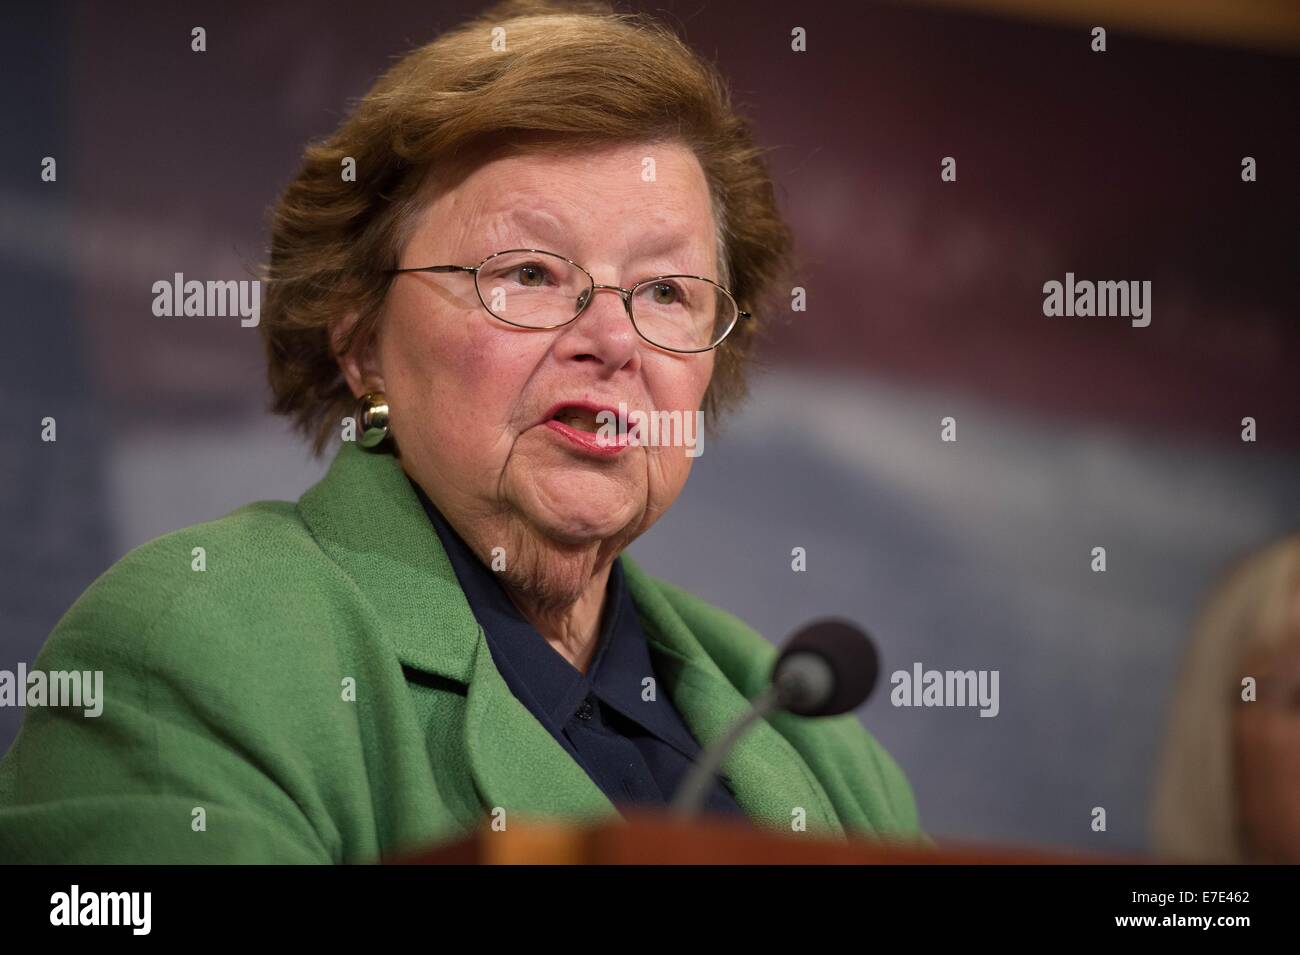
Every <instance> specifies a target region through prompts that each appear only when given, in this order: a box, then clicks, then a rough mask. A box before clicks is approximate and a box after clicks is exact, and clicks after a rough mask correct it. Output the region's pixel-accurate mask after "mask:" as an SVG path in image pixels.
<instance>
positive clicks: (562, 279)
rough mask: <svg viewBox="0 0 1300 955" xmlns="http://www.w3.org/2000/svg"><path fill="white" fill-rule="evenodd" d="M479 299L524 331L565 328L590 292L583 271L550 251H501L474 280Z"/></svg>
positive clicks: (490, 309)
mask: <svg viewBox="0 0 1300 955" xmlns="http://www.w3.org/2000/svg"><path fill="white" fill-rule="evenodd" d="M475 281H476V282H477V283H478V294H479V298H481V299H482V300H483V305H484V306H485V307H486V308H487V310H488V311H489V312H491V313H492V314H493V315H495V316H496V317H497V318H499V319H501V320H502V321H505V322H509V323H510V324H512V325H522V326H523V327H525V328H547V327H549V326H552V325H562V324H564V323H565V322H567V321H569V320H570V319H571V318H573V316H575V315H576V314H578V309H579V308H580V307H581V306H582V303H583V301H584V300H585V299H586V297H587V296H588V295H589V294H590V292H591V279H590V278H588V276H587V273H586V272H584V271H582V269H580V268H578V267H577V266H575V265H573V264H572V263H570V262H567V261H565V260H564V259H562V258H560V257H559V256H558V255H552V254H550V253H549V252H529V251H526V250H521V251H515V252H502V253H501V254H499V255H494V256H493V257H492V258H490V259H488V260H487V261H486V262H484V263H483V265H482V267H481V268H480V269H479V270H478V275H477V277H476V278H475Z"/></svg>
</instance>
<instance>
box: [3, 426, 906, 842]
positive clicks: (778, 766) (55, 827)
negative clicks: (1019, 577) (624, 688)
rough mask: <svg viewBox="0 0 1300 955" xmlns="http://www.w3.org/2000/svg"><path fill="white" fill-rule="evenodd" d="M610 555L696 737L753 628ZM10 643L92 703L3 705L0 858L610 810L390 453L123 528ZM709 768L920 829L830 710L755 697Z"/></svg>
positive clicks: (809, 814) (766, 646) (725, 708)
mask: <svg viewBox="0 0 1300 955" xmlns="http://www.w3.org/2000/svg"><path fill="white" fill-rule="evenodd" d="M196 548H203V553H202V555H201V556H202V558H203V560H205V561H206V568H205V569H198V568H199V567H200V564H199V554H198V552H197V551H196ZM620 559H621V560H622V561H623V567H624V572H625V575H626V579H627V582H628V586H629V587H630V589H631V594H632V598H633V600H634V602H635V604H636V606H637V608H638V611H639V613H640V616H641V620H642V623H643V625H644V629H645V632H646V636H647V639H648V640H649V642H650V647H651V654H652V657H653V659H654V665H655V668H656V672H657V674H658V677H659V680H660V685H661V687H663V688H664V689H666V691H667V692H668V693H669V694H670V695H671V697H672V700H673V702H674V703H675V704H676V706H677V707H678V709H679V710H680V711H681V714H682V717H683V718H684V720H685V721H686V723H687V725H688V726H689V727H690V729H691V731H692V732H693V733H694V735H695V737H696V738H697V739H698V740H699V741H700V742H701V744H707V743H708V742H709V741H711V740H713V739H714V738H716V737H717V736H719V735H720V734H721V733H722V732H724V730H725V728H726V727H727V725H728V724H729V723H731V722H732V720H733V719H734V718H736V717H737V716H738V715H740V714H741V713H742V712H743V711H744V710H745V709H746V705H747V704H746V700H747V699H748V698H752V697H753V696H754V695H755V694H757V693H758V692H759V690H760V689H761V688H762V687H763V685H764V683H765V681H766V680H767V678H768V675H769V672H770V668H771V666H772V661H773V658H774V655H775V650H774V648H773V647H772V645H771V644H770V643H768V642H767V641H766V640H764V639H763V638H762V637H761V636H759V635H758V634H757V633H755V632H754V631H753V630H751V629H750V628H749V627H747V626H745V625H744V624H743V623H741V622H740V621H739V620H737V619H736V618H735V617H733V616H731V615H730V614H727V613H725V612H723V611H722V610H719V609H717V608H716V607H713V606H711V605H709V604H707V603H705V602H704V601H702V600H700V599H699V598H697V597H694V596H692V595H691V594H689V593H687V592H686V591H684V590H681V589H680V588H678V587H675V586H673V585H671V584H668V583H666V582H664V581H661V580H658V579H656V578H654V577H651V576H649V575H648V574H646V573H645V572H644V571H642V570H641V569H640V568H639V567H637V566H636V564H635V563H633V562H632V561H631V560H630V559H628V558H627V557H626V556H624V557H622V558H620ZM32 667H33V669H39V670H44V671H60V670H63V671H71V670H81V671H86V670H90V671H95V670H99V671H102V672H103V697H104V701H103V712H102V714H101V715H100V716H98V717H87V716H85V715H84V714H83V710H82V709H80V708H76V709H73V708H56V707H45V708H32V709H29V710H27V711H26V713H25V718H24V722H23V725H22V729H21V731H20V733H19V735H18V738H17V740H16V741H15V742H14V745H13V746H12V748H11V749H10V750H9V752H8V753H7V754H6V756H5V758H4V761H3V763H0V862H15V861H30V862H366V861H377V860H379V859H382V858H388V857H391V856H393V855H395V854H398V853H404V852H409V851H410V850H412V849H415V848H419V847H424V846H428V845H429V844H432V843H434V842H436V841H439V840H443V839H448V838H452V837H456V836H458V835H461V834H464V833H466V832H467V831H469V830H470V829H472V828H474V827H477V826H481V825H482V824H483V823H484V822H486V821H488V820H489V817H490V814H491V813H492V812H493V810H494V809H495V808H497V807H500V808H503V809H504V810H505V811H506V816H505V819H506V823H507V825H509V824H510V822H511V821H514V820H517V819H520V818H526V817H529V816H533V817H541V816H551V817H564V818H567V819H570V820H576V819H588V820H592V819H598V818H603V817H612V818H620V817H619V816H618V813H617V810H616V809H615V808H614V806H613V805H612V804H611V803H610V802H609V800H608V799H607V798H606V797H605V795H604V794H603V793H602V792H601V790H600V789H599V788H598V787H597V786H596V785H595V784H594V783H593V782H592V781H591V780H590V778H589V777H588V776H587V775H586V773H585V772H584V771H583V770H582V768H581V767H580V766H579V765H578V764H577V763H576V762H574V760H573V759H572V758H571V757H570V756H569V755H568V754H567V753H566V752H565V751H564V749H563V748H562V747H561V746H560V745H559V744H558V743H557V742H556V741H555V740H554V738H552V736H551V735H550V734H549V733H548V732H547V731H546V729H545V728H543V726H542V725H541V724H540V723H538V722H537V720H536V719H534V717H533V716H532V715H531V714H530V713H529V712H528V710H527V709H526V708H525V707H524V705H523V704H521V703H520V702H519V701H518V700H517V699H516V698H515V697H514V695H513V694H512V693H511V692H510V690H509V688H508V687H507V686H506V684H505V682H504V680H503V679H502V677H501V675H500V673H499V672H498V671H497V669H496V667H495V666H494V664H493V662H492V657H491V655H490V653H489V652H488V649H487V644H486V642H485V640H484V637H483V634H482V630H481V629H480V627H479V626H478V624H477V622H476V621H475V619H474V616H473V614H472V613H471V612H470V608H469V605H468V603H467V602H466V600H465V597H464V594H463V593H462V592H461V590H460V587H459V585H458V583H457V581H456V577H455V575H454V573H453V572H452V569H451V566H450V564H449V563H448V560H447V557H446V554H445V552H444V551H443V549H442V546H441V543H440V542H439V539H438V536H437V534H436V533H435V531H434V529H433V527H432V525H431V524H430V523H429V520H428V518H427V517H426V516H425V513H424V511H423V510H422V508H421V506H420V503H419V500H418V499H417V497H416V495H415V493H414V491H413V490H412V489H411V487H410V485H409V484H408V483H407V480H406V478H405V476H404V474H403V472H402V470H401V468H400V466H399V464H398V462H397V461H396V460H395V459H394V458H392V457H391V456H389V455H387V454H374V453H369V452H366V451H363V450H361V449H360V448H358V447H357V446H356V445H353V444H343V445H342V446H341V448H340V450H339V451H338V453H337V455H336V456H335V459H334V461H333V463H332V465H331V467H330V470H329V472H328V474H327V475H326V476H325V477H324V478H323V479H322V480H321V481H320V483H318V484H316V485H315V486H314V487H312V488H311V489H310V490H308V491H307V492H306V493H305V494H304V495H303V496H302V498H301V499H300V500H299V501H298V503H297V504H293V503H290V502H287V501H261V502H258V503H254V504H249V505H247V506H245V507H242V508H240V509H239V510H237V511H234V512H233V513H231V514H228V515H227V516H225V517H223V518H221V519H219V520H215V521H211V522H208V523H204V524H197V525H194V526H192V527H187V528H184V529H182V530H179V531H175V532H173V533H170V534H167V535H164V536H163V537H160V538H158V539H156V540H153V541H150V542H149V543H147V544H145V545H143V546H141V547H138V548H136V549H135V550H133V551H131V552H130V553H129V554H127V555H126V556H125V557H123V558H122V559H121V560H120V561H118V562H117V563H116V564H114V565H113V566H112V567H111V568H110V569H109V570H108V571H107V572H106V573H105V574H103V576H101V577H100V578H99V579H98V580H96V581H95V582H94V583H93V584H92V585H91V586H90V587H89V588H88V589H87V590H86V592H85V593H84V594H83V595H82V596H81V597H80V598H79V599H78V600H77V602H76V603H75V604H73V606H72V608H71V609H70V610H69V611H68V612H67V614H66V615H65V616H64V617H63V619H62V620H61V621H60V622H59V624H58V626H57V627H56V629H55V630H54V632H53V634H52V635H51V636H50V639H49V641H48V642H47V643H46V645H45V647H44V649H43V650H42V651H41V653H40V655H39V656H38V658H37V659H36V661H35V663H34V664H33V665H32ZM723 768H724V771H725V772H726V773H727V774H728V775H729V777H730V779H731V782H732V783H733V785H734V788H735V794H736V799H737V801H738V802H739V803H740V805H741V807H742V808H743V809H744V810H745V811H746V812H747V813H748V814H749V815H750V817H751V819H752V820H753V821H755V822H756V823H757V824H759V825H763V826H771V827H774V828H777V829H781V830H784V831H786V832H789V831H790V830H791V823H792V819H795V818H796V817H798V816H799V815H800V814H799V813H798V812H797V810H798V809H799V808H802V810H803V811H804V813H805V814H806V825H807V831H808V832H809V833H817V834H821V835H832V834H834V835H842V834H843V833H845V832H846V831H847V832H853V833H859V834H872V833H875V834H881V835H889V836H900V837H903V836H918V837H920V838H923V839H924V838H925V837H924V836H923V834H921V833H920V830H919V829H918V825H917V815H916V808H915V804H914V802H913V798H912V792H911V789H910V787H909V785H908V783H907V780H906V778H905V777H904V776H903V774H902V772H901V771H900V770H899V768H898V766H897V765H896V764H895V763H894V761H893V760H892V759H891V758H890V757H889V755H888V754H887V753H886V752H885V751H884V750H883V749H882V748H881V747H880V745H879V744H878V743H876V741H875V740H874V739H873V738H872V737H871V736H870V735H869V734H868V733H867V732H866V730H864V729H863V728H862V726H861V724H860V723H859V722H858V720H857V718H856V717H855V716H853V715H852V714H848V715H843V716H838V717H831V718H822V719H813V718H807V717H798V716H792V715H789V714H781V715H777V716H774V717H772V718H770V719H768V720H767V722H760V723H759V724H758V725H757V726H756V727H755V728H754V729H753V731H752V732H750V733H749V735H748V736H746V737H745V738H744V739H743V740H742V741H741V742H740V744H739V745H738V746H737V747H736V749H735V751H734V752H733V753H732V754H731V756H730V758H729V759H728V760H727V762H726V763H725V764H724V767H723ZM199 810H202V811H201V812H200V811H199Z"/></svg>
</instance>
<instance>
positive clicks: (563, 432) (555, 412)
mask: <svg viewBox="0 0 1300 955" xmlns="http://www.w3.org/2000/svg"><path fill="white" fill-rule="evenodd" d="M601 412H605V413H606V414H605V415H601ZM598 415H601V417H600V418H597V416H598ZM538 423H539V424H541V425H543V426H545V427H546V428H548V429H549V430H550V431H551V432H552V433H554V434H555V435H556V436H557V437H559V438H561V439H563V440H564V441H565V442H566V443H567V444H568V445H569V446H570V447H573V448H575V449H577V450H581V451H585V452H587V453H588V454H591V455H594V456H597V457H613V456H614V455H617V454H620V453H621V452H623V451H625V450H626V449H627V447H628V442H627V435H626V434H624V433H622V432H621V431H620V432H619V433H618V434H616V435H614V434H610V433H609V430H610V425H613V426H614V427H616V428H618V427H620V425H621V424H622V422H620V421H619V416H618V410H617V409H615V408H612V407H610V406H609V405H601V404H596V403H594V402H590V401H561V402H558V403H556V404H554V405H552V406H551V408H550V409H549V410H548V411H547V412H546V415H545V417H544V418H543V419H542V420H541V421H540V422H538Z"/></svg>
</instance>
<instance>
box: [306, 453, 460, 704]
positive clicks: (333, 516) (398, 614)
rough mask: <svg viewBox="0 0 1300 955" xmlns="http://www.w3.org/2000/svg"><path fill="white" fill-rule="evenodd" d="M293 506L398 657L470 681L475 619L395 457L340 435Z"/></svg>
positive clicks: (410, 664)
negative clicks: (325, 465)
mask: <svg viewBox="0 0 1300 955" xmlns="http://www.w3.org/2000/svg"><path fill="white" fill-rule="evenodd" d="M298 512H299V513H300V514H301V515H302V518H303V520H304V521H305V522H306V524H307V526H308V528H310V530H311V532H312V535H313V536H314V537H315V538H316V541H317V543H319V544H320V546H321V547H322V548H323V549H324V550H325V552H326V553H327V554H329V556H330V557H331V558H332V559H333V560H334V562H335V563H336V564H338V566H339V568H340V569H341V570H342V571H343V572H344V573H345V574H346V575H347V576H348V577H350V578H351V579H352V581H353V583H354V584H355V585H356V587H357V589H358V590H359V591H360V596H361V600H362V603H363V604H365V605H368V606H369V607H370V609H371V610H372V611H373V613H374V615H375V617H376V618H377V623H378V629H379V631H380V632H381V633H382V634H383V637H384V638H386V639H387V640H388V641H389V642H390V643H391V644H392V646H393V649H394V650H395V651H396V652H397V657H398V659H400V660H401V661H402V663H403V664H405V665H406V666H408V667H412V668H414V669H416V670H420V671H422V672H424V673H436V674H438V675H440V676H444V677H447V678H449V679H452V680H456V681H458V682H460V683H469V682H470V676H471V672H472V668H473V666H474V653H475V649H476V647H477V645H478V621H477V620H475V619H474V613H473V611H471V610H470V608H469V602H468V601H467V600H466V599H465V595H464V593H462V592H461V589H460V584H459V582H458V581H457V580H456V574H455V572H454V571H453V570H452V569H451V562H450V561H449V560H448V559H447V554H446V552H445V551H444V550H443V548H442V542H441V541H439V540H438V534H437V532H436V531H434V529H433V525H432V524H430V523H429V518H428V515H426V514H425V513H424V508H423V507H421V506H420V499H419V498H418V497H416V494H415V491H414V490H413V489H412V488H411V485H410V483H409V482H408V480H407V478H406V473H405V472H404V471H403V470H402V466H401V464H400V463H399V462H398V461H397V459H396V458H394V457H393V456H392V455H390V454H384V453H374V452H368V451H364V450H362V449H361V448H360V447H358V446H357V445H356V444H354V443H352V442H344V443H343V444H341V445H340V447H339V450H338V453H337V454H335V456H334V462H333V464H331V465H330V469H329V472H328V473H327V474H326V475H325V477H324V478H323V479H321V481H320V482H319V483H318V484H316V485H315V486H314V487H312V488H311V489H310V490H309V491H307V493H305V494H304V495H303V496H302V497H301V498H300V499H299V501H298Z"/></svg>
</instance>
